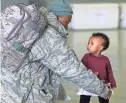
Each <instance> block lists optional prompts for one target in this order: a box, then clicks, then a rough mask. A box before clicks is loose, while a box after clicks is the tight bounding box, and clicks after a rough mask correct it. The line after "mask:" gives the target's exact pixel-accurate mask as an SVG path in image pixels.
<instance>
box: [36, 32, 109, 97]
mask: <svg viewBox="0 0 126 103" xmlns="http://www.w3.org/2000/svg"><path fill="white" fill-rule="evenodd" d="M52 31H53V32H52ZM46 32H47V33H45V34H44V35H43V37H42V39H41V40H40V42H41V43H39V44H38V46H37V47H38V48H40V49H39V51H40V53H38V56H37V57H38V58H40V59H41V58H42V59H41V62H42V63H43V64H44V65H45V66H47V67H48V68H49V69H51V70H52V71H53V72H54V73H55V74H57V75H58V76H60V77H62V78H64V79H66V80H67V81H70V82H72V83H74V84H76V85H78V86H79V87H81V88H83V89H85V90H87V91H89V92H92V93H95V94H97V95H99V96H101V97H103V98H105V97H106V96H107V95H108V91H109V89H108V87H107V86H106V85H105V84H103V83H102V82H101V81H100V80H99V79H98V78H97V76H95V75H94V74H93V73H92V72H91V71H87V68H86V67H85V66H84V65H83V64H82V62H81V61H79V60H78V58H77V56H76V55H75V53H74V51H73V50H72V49H70V48H69V46H68V44H67V41H66V40H67V38H66V37H63V36H60V34H58V33H57V32H54V30H49V31H48V30H47V31H46ZM34 47H35V46H34ZM34 50H37V49H36V48H34ZM40 54H41V55H43V57H41V55H40Z"/></svg>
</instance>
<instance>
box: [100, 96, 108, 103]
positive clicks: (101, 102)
mask: <svg viewBox="0 0 126 103" xmlns="http://www.w3.org/2000/svg"><path fill="white" fill-rule="evenodd" d="M98 98H99V103H109V99H104V98H101V97H98Z"/></svg>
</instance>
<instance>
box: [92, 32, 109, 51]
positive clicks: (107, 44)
mask: <svg viewBox="0 0 126 103" xmlns="http://www.w3.org/2000/svg"><path fill="white" fill-rule="evenodd" d="M92 37H101V38H102V39H103V40H104V43H103V51H104V50H106V49H108V47H109V44H110V41H109V38H108V36H107V35H106V34H104V33H100V32H97V33H93V34H92Z"/></svg>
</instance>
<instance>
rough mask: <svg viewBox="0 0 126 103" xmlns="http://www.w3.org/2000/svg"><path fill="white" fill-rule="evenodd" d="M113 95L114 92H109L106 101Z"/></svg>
mask: <svg viewBox="0 0 126 103" xmlns="http://www.w3.org/2000/svg"><path fill="white" fill-rule="evenodd" d="M111 95H112V91H111V90H109V93H108V95H107V97H106V98H105V99H110V97H111Z"/></svg>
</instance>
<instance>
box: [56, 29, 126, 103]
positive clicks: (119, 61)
mask: <svg viewBox="0 0 126 103" xmlns="http://www.w3.org/2000/svg"><path fill="white" fill-rule="evenodd" d="M93 32H98V31H75V32H73V31H72V32H70V37H69V45H70V46H71V48H73V49H74V51H75V53H76V54H77V56H78V58H79V59H81V57H82V55H83V54H84V53H86V52H87V51H86V45H87V41H88V38H89V37H90V36H91V34H92V33H93ZM100 32H104V33H106V34H107V35H108V36H109V38H110V42H111V44H110V47H109V49H108V50H106V51H105V52H104V53H103V54H104V55H107V56H108V57H109V59H110V62H111V65H112V68H113V73H114V76H115V79H116V82H117V86H118V88H116V89H115V90H114V95H113V96H112V97H111V99H110V103H126V93H125V92H126V80H125V78H126V76H125V75H126V74H125V73H126V68H125V65H124V64H125V63H126V30H108V31H106V30H104V31H100ZM79 44H81V45H83V47H82V46H78V45H79ZM62 82H63V85H64V87H65V89H66V91H67V93H68V95H69V96H70V97H71V100H70V101H57V103H79V96H78V95H77V94H76V93H77V91H78V88H77V86H75V85H73V84H70V83H68V82H67V81H65V80H63V81H62ZM90 103H99V102H98V99H97V97H92V98H91V102H90Z"/></svg>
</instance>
